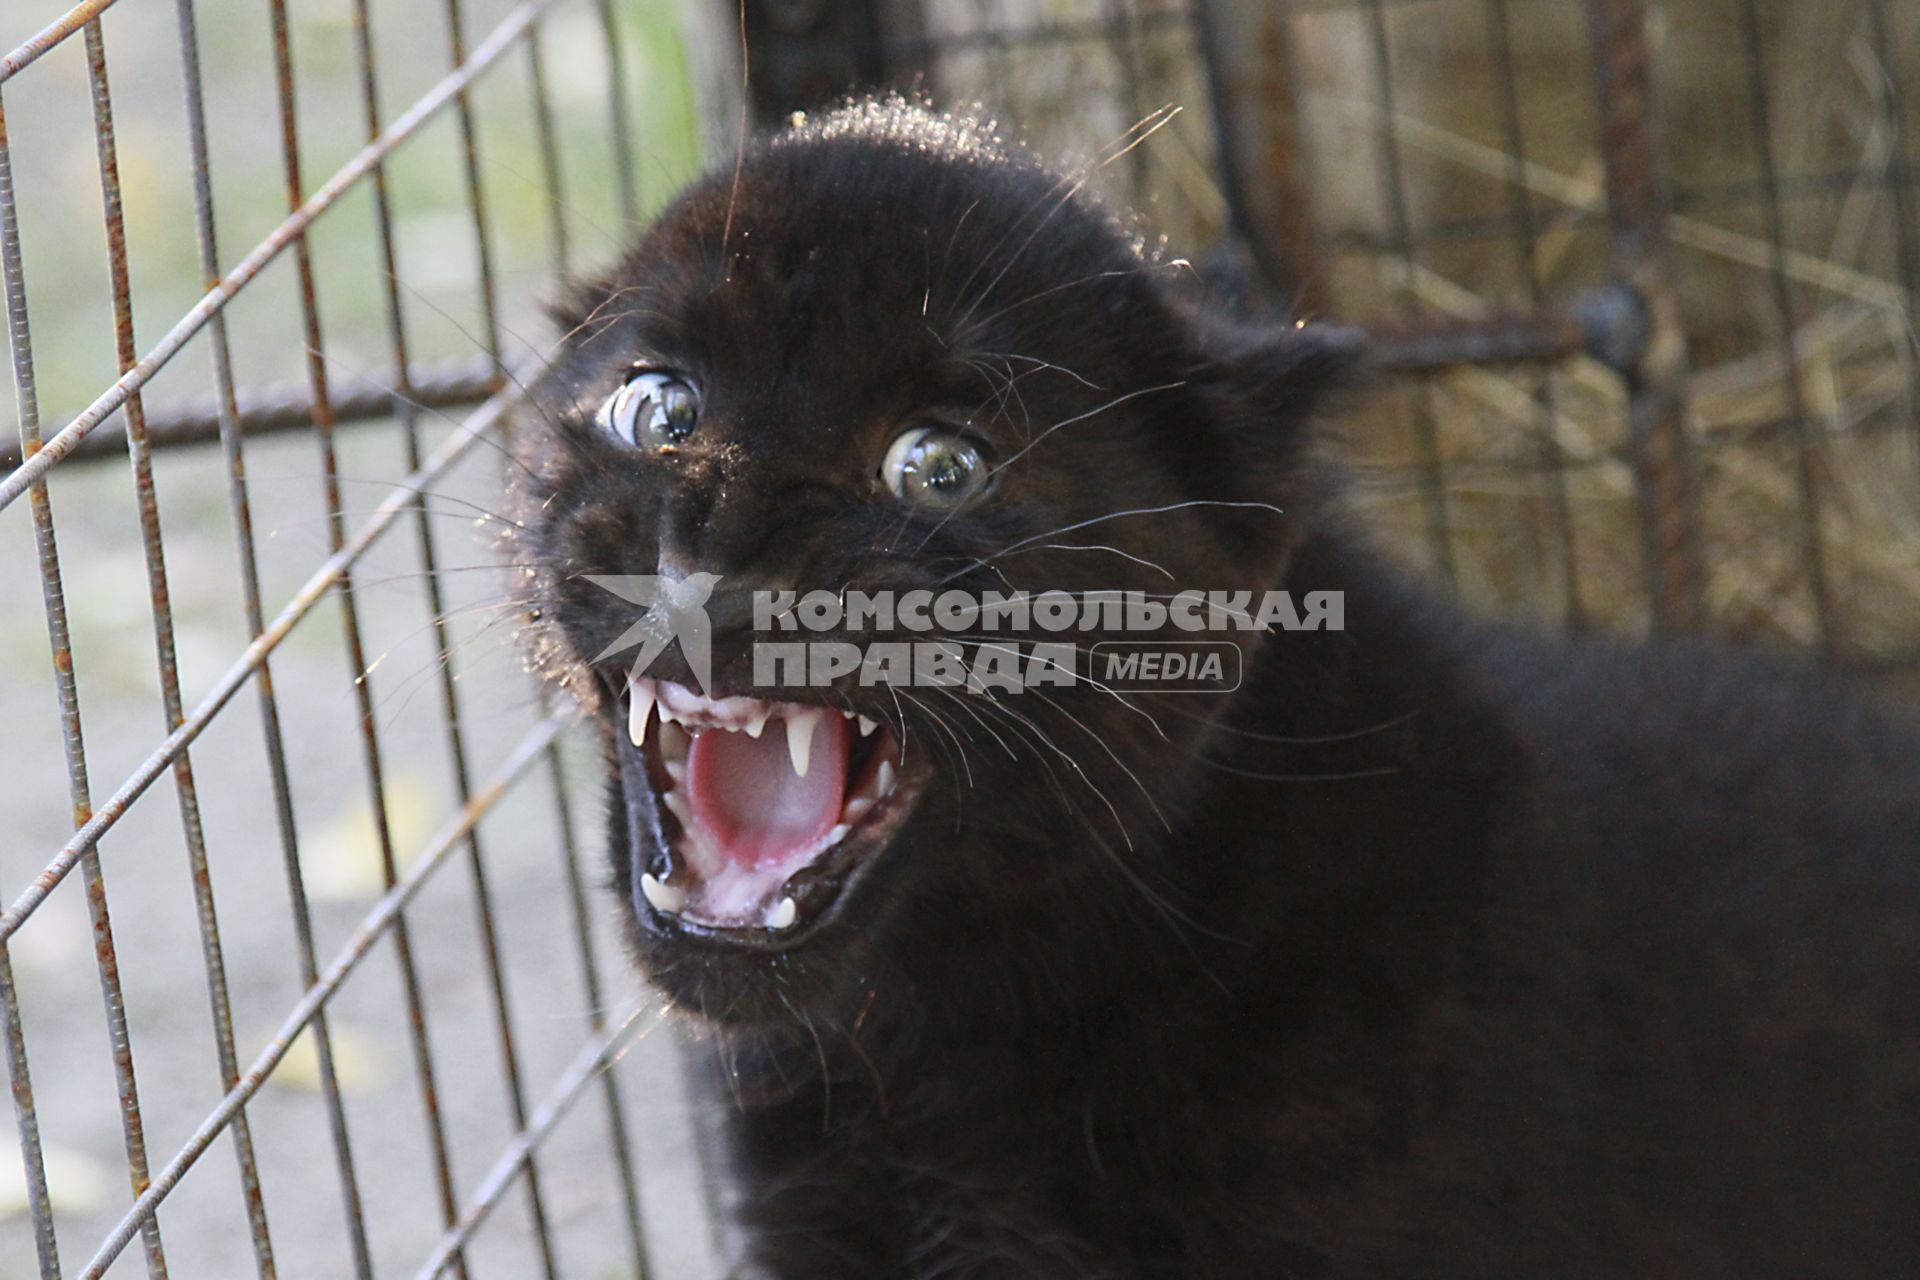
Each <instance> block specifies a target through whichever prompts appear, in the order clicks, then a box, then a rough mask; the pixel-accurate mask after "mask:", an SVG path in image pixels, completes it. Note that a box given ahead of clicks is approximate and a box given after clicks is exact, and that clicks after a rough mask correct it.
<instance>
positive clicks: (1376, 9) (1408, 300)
mask: <svg viewBox="0 0 1920 1280" xmlns="http://www.w3.org/2000/svg"><path fill="white" fill-rule="evenodd" d="M1295 2H1296V0H1286V3H1287V4H1289V5H1292V4H1293V3H1295ZM1367 16H1368V19H1369V34H1370V36H1371V44H1372V46H1373V70H1374V76H1375V78H1376V80H1377V81H1378V89H1379V107H1380V111H1379V126H1378V131H1377V134H1376V145H1378V146H1379V148H1380V160H1381V185H1382V187H1383V188H1384V194H1385V196H1386V204H1387V236H1388V239H1389V241H1390V242H1391V243H1392V246H1393V249H1392V252H1393V255H1394V256H1395V257H1396V258H1398V259H1399V261H1400V266H1401V269H1402V271H1403V272H1404V273H1405V276H1404V279H1403V280H1402V283H1401V287H1400V290H1399V294H1400V300H1401V307H1402V310H1403V312H1404V313H1405V314H1406V316H1407V317H1408V318H1409V319H1417V318H1418V317H1419V314H1420V303H1419V296H1418V293H1417V290H1416V280H1417V273H1418V271H1419V264H1418V263H1417V261H1416V260H1415V258H1414V249H1413V215H1412V212H1411V210H1409V209H1408V207H1407V184H1406V174H1405V168H1406V165H1405V161H1404V158H1403V157H1402V155H1401V151H1400V127H1399V120H1398V114H1397V107H1396V105H1395V103H1396V100H1397V95H1396V94H1395V92H1394V69H1393V42H1392V32H1391V29H1390V26H1389V24H1388V21H1387V6H1386V0H1367ZM1413 437H1414V447H1415V450H1416V451H1417V452H1418V454H1419V458H1420V494H1421V498H1422V500H1423V503H1424V506H1425V508H1426V517H1427V542H1428V545H1429V546H1430V547H1431V548H1432V550H1433V556H1434V565H1435V567H1436V568H1438V569H1439V571H1440V576H1441V577H1442V578H1443V579H1444V580H1445V581H1446V582H1447V584H1448V585H1449V586H1451V585H1452V584H1453V583H1454V581H1455V578H1456V576H1457V575H1456V572H1455V565H1454V558H1453V532H1452V526H1453V519H1452V516H1451V513H1450V512H1449V510H1448V507H1449V503H1448V498H1447V478H1446V470H1445V465H1444V463H1443V461H1442V459H1441V455H1440V416H1439V413H1438V411H1437V410H1436V409H1435V407H1434V400H1433V379H1432V377H1431V376H1429V375H1427V374H1420V375H1418V376H1416V377H1415V379H1414V385H1413Z"/></svg>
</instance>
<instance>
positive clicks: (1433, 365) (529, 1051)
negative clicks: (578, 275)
mask: <svg viewBox="0 0 1920 1280" xmlns="http://www.w3.org/2000/svg"><path fill="white" fill-rule="evenodd" d="M18 7H19V8H22V9H31V8H32V6H25V5H23V6H18ZM43 7H44V9H45V12H34V13H25V12H23V13H13V12H10V13H9V15H8V16H7V18H5V19H0V48H11V49H13V52H11V53H9V54H7V55H6V57H5V60H4V62H0V266H3V267H4V282H5V287H6V309H7V321H8V332H9V339H10V351H11V372H12V384H13V389H14V395H13V397H12V399H11V401H10V403H9V406H8V408H7V409H6V410H4V411H0V412H5V413H7V414H8V415H9V417H8V420H7V422H6V425H5V429H4V430H0V600H4V601H5V602H6V606H5V608H3V609H0V655H4V658H5V667H4V670H5V673H6V674H5V676H4V678H0V722H3V723H4V724H5V726H6V728H7V730H8V736H9V746H10V755H11V758H10V760H9V780H10V782H11V784H12V785H11V787H10V798H9V800H8V801H7V804H6V814H7V816H8V819H9V821H8V824H7V830H6V834H5V838H4V840H0V896H3V897H4V898H5V900H6V902H7V904H8V905H7V906H6V909H5V911H4V914H0V1017H4V1022H5V1035H6V1051H7V1058H8V1068H9V1073H10V1076H9V1078H10V1080H11V1082H12V1087H13V1099H14V1105H15V1121H16V1123H15V1130H16V1134H17V1138H18V1160H17V1161H12V1160H9V1161H8V1162H7V1163H6V1165H5V1166H4V1167H5V1168H6V1169H7V1170H8V1172H7V1173H6V1174H5V1175H4V1176H0V1276H10V1275H14V1274H18V1275H23V1276H24V1275H29V1274H38V1275H40V1276H42V1277H51V1276H59V1275H88V1276H91V1275H100V1274H105V1273H106V1272H107V1270H108V1269H109V1268H110V1267H117V1270H116V1274H134V1273H137V1272H138V1271H139V1270H140V1268H141V1267H142V1266H144V1267H145V1269H146V1271H147V1273H148V1274H149V1275H155V1276H158V1275H165V1274H169V1273H171V1274H178V1275H208V1276H228V1275H243V1274H249V1273H257V1274H259V1275H262V1276H265V1275H270V1274H282V1275H289V1276H291V1275H313V1276H338V1275H347V1274H353V1275H360V1276H368V1275H372V1274H376V1273H378V1274H396V1273H415V1274H419V1275H436V1274H444V1273H447V1272H449V1271H451V1272H454V1273H456V1274H476V1273H477V1274H480V1275H503V1276H504V1275H511V1276H523V1275H585V1276H606V1275H630V1274H641V1273H644V1272H649V1271H651V1272H658V1273H661V1274H672V1275H684V1274H705V1273H707V1272H708V1271H709V1270H711V1268H712V1265H713V1263H712V1256H713V1246H714V1243H715V1241H714V1236H715V1234H716V1232H717V1228H716V1227H715V1226H714V1223H715V1222H717V1221H718V1219H719V1218H720V1217H722V1216H723V1215H722V1214H719V1213H717V1212H716V1211H715V1210H716V1205H715V1204H713V1203H712V1201H713V1200H715V1199H717V1198H723V1196H722V1194H721V1192H720V1191H719V1190H718V1189H717V1188H716V1187H715V1185H714V1179H713V1178H712V1177H711V1176H710V1174H709V1172H708V1171H707V1170H706V1169H705V1168H704V1166H703V1165H702V1163H701V1161H700V1158H699V1152H700V1150H701V1149H702V1147H703V1144H702V1142H701V1140H700V1130H701V1125H702V1123H703V1118H702V1116H701V1115H700V1113H699V1112H698V1111H697V1109H695V1108H694V1107H693V1105H692V1104H691V1102H690V1101H689V1099H688V1096H687V1093H686V1091H685V1089H684V1086H683V1084H682V1080H681V1076H680V1072H679V1066H678V1059H677V1055H678V1043H677V1039H676V1033H675V1032H673V1031H671V1030H657V1029H656V1028H659V1027H660V1025H661V1013H662V1011H661V1010H660V1009H659V1007H658V1005H657V1003H656V1002H655V1001H653V1000H651V999H650V998H649V997H648V995H647V993H646V992H644V991H643V990H641V989H640V988H639V987H638V984H637V982H636V980H634V979H632V978H631V977H629V976H628V974H627V972H626V968H625V966H624V964H623V963H621V957H620V956H619V955H618V954H617V948H615V947H614V946H613V945H611V938H610V935H609V932H608V931H607V930H606V929H605V928H604V927H603V921H602V920H601V918H600V916H601V912H600V904H599V899H598V896H597V891H598V889H599V887H600V884H601V881H602V879H603V873H602V870H601V868H600V865H599V857H598V848H599V845H598V840H597V830H596V828H597V825H598V819H597V814H598V807H599V806H598V804H597V796H598V785H599V780H598V770H599V763H598V761H597V759H596V758H595V756H594V752H593V750H592V747H591V745H590V744H588V743H585V742H582V741H579V740H578V737H577V735H575V734H572V733H571V732H570V731H569V729H570V726H569V725H568V723H567V722H566V720H565V719H564V718H558V719H556V718H553V717H552V716H550V715H549V712H548V709H547V708H545V707H544V706H543V705H542V704H541V703H540V702H539V700H538V698H537V695H536V693H535V691H534V690H533V689H532V687H531V685H530V683H529V682H528V681H527V680H526V679H525V677H524V674H523V673H522V672H521V671H520V669H519V661H518V657H517V655H516V653H515V649H514V638H515V637H514V633H515V630H516V626H515V620H516V617H517V615H516V609H517V608H518V607H519V606H520V605H521V604H523V603H524V602H523V601H521V600H520V599H519V598H518V596H517V594H516V586H515V583H514V582H513V581H511V580H510V579H508V578H507V577H506V575H505V574H504V573H503V572H502V571H501V570H500V569H498V567H497V556H496V555H495V554H494V549H493V544H494V539H495V537H496V535H497V532H498V521H499V520H500V519H501V517H500V516H498V515H497V514H495V508H496V506H497V501H496V497H495V495H496V493H497V490H498V486H499V475H500V469H501V468H502V467H503V466H505V465H508V464H507V463H505V462H503V461H502V449H501V436H502V433H503V431H504V429H505V427H506V425H507V423H508V422H509V421H510V420H511V416H512V413H513V412H514V410H515V408H516V406H517V405H518V403H519V401H520V398H521V393H522V389H523V386H524V384H525V382H526V381H527V379H528V378H529V377H530V376H531V375H532V374H533V373H534V372H535V371H536V370H537V369H538V367H539V362H540V358H541V353H542V351H543V350H544V349H545V348H546V346H547V343H548V341H549V328H548V326H547V325H546V322H545V320H544V318H543V317H542V316H541V314H540V311H539V306H540V303H541V301H542V299H543V298H544V297H546V296H549V295H550V293H551V292H552V289H553V286H554V282H555V281H556V280H558V279H559V278H561V277H563V276H565V275H566V274H568V273H570V272H574V271H581V270H587V269H591V268H592V267H593V266H595V265H597V264H599V263H603V262H605V261H607V260H609V259H611V258H612V257H613V256H614V255H615V254H616V253H617V252H618V251H619V249H620V247H621V246H622V245H623V244H624V243H625V241H626V240H627V238H628V237H629V235H630V233H631V231H632V229H633V228H634V227H635V226H636V225H637V224H638V223H639V222H640V221H641V220H642V219H643V218H644V217H645V216H646V215H647V214H648V213H649V211H651V210H652V209H654V208H656V207H658V205H659V204H660V203H661V202H662V201H663V200H664V199H666V198H667V197H669V196H670V195H671V193H672V191H673V190H674V189H675V187H676V186H677V185H678V184H679V183H680V182H681V181H683V180H684V179H685V178H686V177H687V176H689V175H690V174H691V173H692V172H693V171H694V170H695V169H696V167H697V166H698V164H699V163H700V161H701V160H702V159H703V158H710V157H713V156H723V155H724V154H726V153H727V152H728V151H729V150H730V149H731V148H732V147H733V146H735V145H736V144H737V142H738V139H739V138H740V136H741V130H742V128H743V125H744V123H745V121H744V118H743V117H744V115H746V114H749V113H750V114H752V115H753V116H755V117H757V119H758V120H759V121H760V122H762V123H774V122H778V121H779V120H781V119H783V118H784V117H786V116H787V115H788V114H789V113H791V112H793V111H796V110H804V109H811V108H814V107H817V106H819V105H821V104H822V103H825V102H829V101H831V100H832V99H833V98H834V97H835V96H836V95H838V94H841V93H843V92H845V91H847V90H849V89H853V88H859V87H867V86H874V85H883V84H892V85H897V86H901V87H903V88H907V89H914V88H916V87H917V88H918V89H920V90H922V91H924V92H926V93H928V94H930V95H931V96H932V98H933V100H934V101H935V102H936V103H938V104H942V105H947V104H961V103H968V102H972V101H974V100H976V99H977V100H981V101H982V102H984V105H985V110H986V111H987V112H988V113H989V114H992V115H995V116H997V118H998V119H999V120H1000V121H1001V123H1002V126H1003V128H1005V129H1006V131H1007V132H1008V133H1009V134H1010V135H1012V136H1015V137H1019V138H1023V139H1025V140H1028V141H1030V142H1032V143H1033V144H1034V145H1035V146H1036V147H1037V148H1038V149H1039V150H1040V151H1041V152H1042V154H1043V155H1045V156H1046V157H1047V158H1048V159H1050V160H1054V161H1056V162H1063V163H1067V164H1072V163H1075V161H1076V158H1078V159H1079V161H1080V162H1082V163H1084V164H1085V166H1086V167H1085V172H1086V174H1087V176H1088V177H1089V179H1090V181H1091V182H1092V183H1093V185H1095V186H1096V187H1097V188H1099V189H1101V190H1103V191H1105V192H1106V193H1107V194H1108V195H1109V196H1110V197H1111V198H1112V199H1113V201H1114V202H1115V203H1116V204H1118V205H1121V206H1124V207H1127V208H1131V209H1134V210H1137V211H1138V212H1139V215H1140V222H1139V226H1140V229H1141V234H1142V235H1143V236H1145V237H1158V236H1164V237H1165V238H1166V241H1167V244H1168V246H1169V248H1168V252H1170V253H1172V254H1175V255H1184V256H1185V257H1186V258H1188V259H1189V260H1190V262H1191V264H1192V266H1193V269H1194V273H1195V274H1196V275H1197V276H1199V277H1201V278H1202V279H1203V280H1204V281H1205V283H1206V285H1207V287H1209V288H1212V289H1215V290H1217V291H1219V292H1221V293H1223V294H1227V295H1233V296H1237V297H1240V298H1241V299H1243V301H1244V305H1247V306H1249V307H1268V308H1272V309H1273V310H1274V311H1275V313H1276V314H1278V313H1281V312H1285V313H1287V314H1289V315H1291V314H1299V315H1305V316H1311V317H1314V318H1316V319H1317V318H1323V317H1325V318H1332V319H1336V320H1339V321H1341V322H1346V323H1354V324H1358V325H1362V326H1364V327H1365V328H1367V329H1368V330H1369V331H1371V333H1372V334H1373V336H1374V339H1375V341H1374V349H1375V359H1376V362H1377V364H1378V365H1379V367H1380V370H1381V373H1382V379H1381V384H1380V386H1379V387H1378V388H1377V389H1376V390H1375V391H1373V392H1371V393H1370V394H1369V395H1368V396H1367V397H1365V398H1364V399H1363V400H1362V401H1361V402H1359V403H1358V404H1356V405H1354V406H1353V407H1352V412H1351V413H1350V414H1349V415H1348V416H1347V417H1346V418H1345V420H1343V421H1342V422H1340V423H1337V424H1333V425H1334V426H1335V427H1336V428H1337V432H1338V444H1339V447H1340V449H1341V450H1342V452H1343V453H1345V454H1346V455H1348V456H1349V457H1350V458H1351V459H1352V460H1353V463H1354V465H1355V466H1356V468H1357V471H1358V474H1359V477H1360V480H1361V483H1360V485H1359V487H1358V492H1357V503H1358V506H1359V509H1360V511H1361V512H1362V514H1363V515H1364V517H1365V518H1366V520H1367V522H1368V523H1369V525H1370V526H1371V527H1372V528H1373V529H1375V530H1376V531H1377V532H1378V533H1379V535H1380V536H1381V537H1382V538H1383V539H1384V540H1386V541H1387V542H1388V544H1389V545H1391V546H1393V547H1395V548H1397V549H1398V550H1399V551H1400V552H1402V553H1403V554H1404V556H1405V557H1407V558H1408V559H1410V560H1412V561H1413V562H1414V563H1416V564H1419V565H1421V566H1423V567H1424V568H1425V569H1426V570H1427V571H1429V572H1431V573H1432V574H1434V575H1437V576H1438V577H1440V578H1441V579H1442V580H1444V581H1446V582H1448V583H1450V584H1451V585H1452V586H1453V587H1454V588H1455V589H1456V590H1458V591H1459V592H1461V593H1462V594H1464V595H1465V596H1467V597H1468V598H1469V599H1471V600H1473V601H1475V602H1476V603H1477V604H1480V605H1482V606H1484V607H1485V608H1487V609H1489V610H1496V611H1502V612H1509V613H1518V614H1530V615H1535V616H1542V617H1546V618H1549V619H1553V620H1556V621H1563V622H1565V623H1567V624H1569V625H1581V626H1585V625H1598V626H1608V627H1616V628H1620V629H1625V630H1635V629H1640V628H1645V627H1649V626H1659V627H1671V628H1683V627H1699V628H1706V629H1711V630H1714V631H1717V632H1720V633H1722V634H1725V635H1728V636H1732V637H1735V638H1738V639H1742V640H1751V641H1754V642H1758V643H1770V644H1791V645H1799V646H1805V647H1809V648H1813V649H1816V650H1818V651H1821V652H1822V653H1823V654H1824V655H1825V656H1826V657H1828V658H1829V659H1830V660H1832V661H1835V662H1840V663H1846V664H1850V665H1859V666H1865V667H1869V668H1871V669H1873V670H1876V671H1879V672H1882V673H1884V674H1885V675H1886V676H1887V677H1888V678H1889V679H1895V680H1902V679H1904V680H1907V681H1911V680H1912V679H1913V678H1914V675H1915V673H1916V671H1917V670H1920V568H1916V566H1920V515H1916V512H1920V502H1916V501H1915V499H1916V497H1917V496H1920V418H1916V412H1915V410H1916V402H1917V401H1920V364H1916V360H1915V354H1914V342H1913V335H1912V329H1911V324H1910V320H1909V317H1910V315H1911V310H1912V301H1913V290H1914V288H1915V286H1916V282H1920V250H1917V249H1916V245H1920V222H1917V221H1916V217H1917V216H1920V215H1916V211H1915V208H1914V199H1915V196H1914V191H1913V181H1914V179H1915V176H1916V173H1915V169H1914V165H1915V158H1914V151H1913V147H1912V145H1911V144H1910V142H1909V136H1910V134H1911V133H1912V131H1913V128H1914V126H1915V124H1916V122H1917V121H1920V104H1916V103H1915V102H1914V100H1913V97H1912V96H1911V93H1910V90H1911V88H1912V86H1913V84H1914V82H1915V81H1916V80H1920V12H1916V11H1914V10H1913V9H1912V8H1910V7H1908V6H1900V5H1896V4H1894V3H1892V0H1846V2H1845V3H1841V4H1838V5H1822V6H1818V11H1817V12H1816V11H1815V9H1814V7H1812V6H1806V5H1794V4H1791V3H1789V2H1788V0H1711V2H1710V3H1690V4H1687V5H1667V6H1661V5H1646V4H1643V3H1641V2H1640V0H1290V2H1289V3H1285V4H1267V3H1252V2H1251V0H1249V2H1247V3H1237V2H1235V0H1205V2H1199V0H980V2H979V3H951V4H950V3H945V2H942V3H934V2H933V0H918V2H916V0H857V2H851V3H845V4H827V3H823V2H821V0H746V3H744V4H737V3H735V0H683V2H682V3H679V4H672V3H667V2H666V0H519V2H517V3H516V2H514V0H442V2H441V3H439V4H406V5H403V4H399V3H391V2H383V0H257V2H243V0H174V3H173V4H171V5H167V4H162V3H159V2H158V0H119V2H118V3H115V0H86V2H85V3H82V4H79V5H77V6H74V7H73V8H71V9H70V10H69V11H67V12H65V13H60V12H58V11H57V7H56V6H54V5H51V4H48V5H45V6H43ZM743 53H744V57H745V64H744V66H743V65H742V62H741V58H742V54H743ZM743 85H744V86H745V89H746V95H745V96H746V101H745V102H742V101H741V100H740V99H741V89H742V86H743ZM50 658H51V660H49V659H50ZM83 711H84V715H83ZM169 793H170V795H171V798H169Z"/></svg>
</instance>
